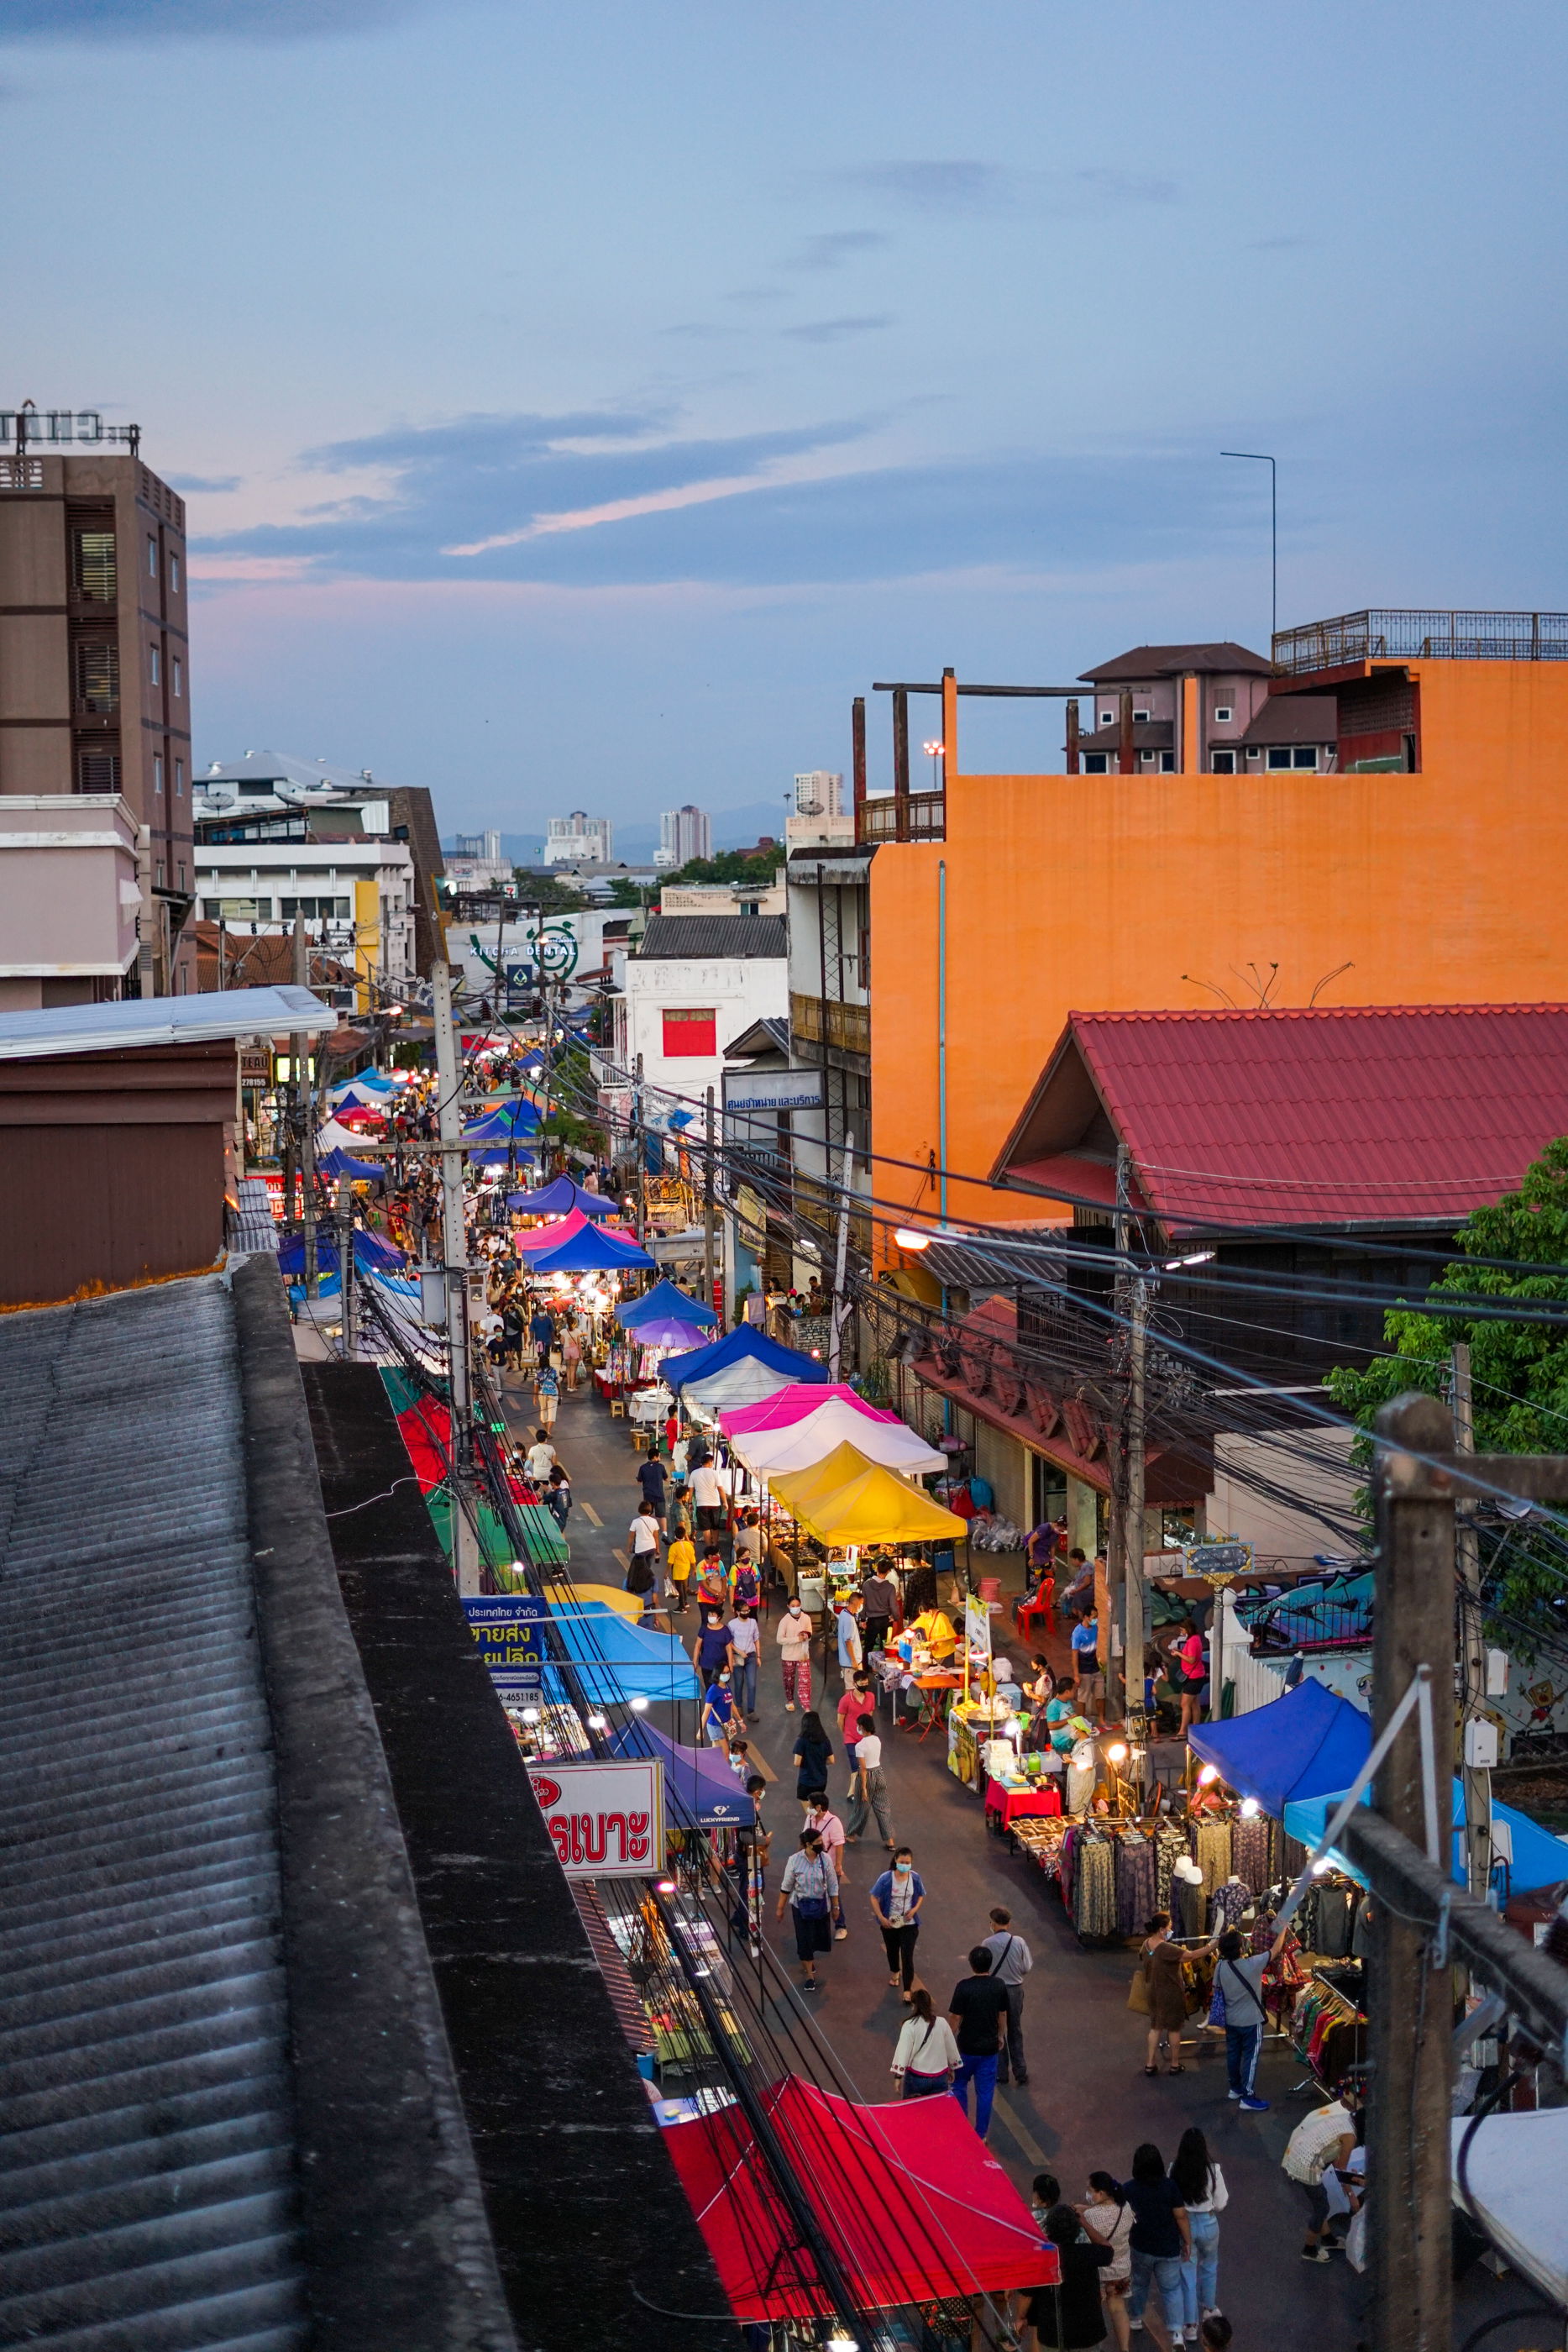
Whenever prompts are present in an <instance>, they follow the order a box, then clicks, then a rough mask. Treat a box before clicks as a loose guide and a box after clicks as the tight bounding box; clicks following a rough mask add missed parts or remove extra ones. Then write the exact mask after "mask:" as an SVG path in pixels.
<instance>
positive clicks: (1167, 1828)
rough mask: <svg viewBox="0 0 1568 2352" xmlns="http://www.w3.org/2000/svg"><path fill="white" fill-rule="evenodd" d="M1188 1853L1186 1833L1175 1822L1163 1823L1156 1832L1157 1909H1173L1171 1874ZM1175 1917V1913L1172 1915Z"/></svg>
mask: <svg viewBox="0 0 1568 2352" xmlns="http://www.w3.org/2000/svg"><path fill="white" fill-rule="evenodd" d="M1186 1851H1187V1843H1186V1831H1185V1830H1182V1829H1179V1828H1178V1827H1177V1825H1176V1822H1161V1823H1160V1825H1159V1827H1158V1829H1156V1830H1155V1910H1156V1911H1169V1910H1170V1909H1171V1873H1172V1872H1173V1871H1174V1870H1175V1868H1176V1864H1177V1863H1178V1862H1179V1861H1180V1859H1181V1857H1182V1855H1183V1854H1184V1853H1186ZM1172 1916H1175V1915H1174V1913H1173V1914H1172Z"/></svg>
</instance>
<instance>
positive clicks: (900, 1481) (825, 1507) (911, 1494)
mask: <svg viewBox="0 0 1568 2352" xmlns="http://www.w3.org/2000/svg"><path fill="white" fill-rule="evenodd" d="M768 1484H769V1485H770V1486H771V1487H772V1489H773V1494H774V1497H775V1499H776V1500H777V1501H779V1502H780V1503H782V1504H783V1505H784V1507H785V1508H786V1509H787V1510H788V1511H789V1512H790V1513H791V1515H792V1516H793V1517H795V1518H797V1519H799V1520H800V1525H801V1526H802V1527H803V1528H807V1529H809V1531H810V1533H811V1534H812V1535H814V1536H815V1537H816V1538H817V1540H818V1541H819V1542H820V1543H825V1544H877V1543H926V1542H929V1541H931V1540H933V1539H934V1538H936V1537H938V1536H947V1537H953V1536H962V1535H966V1534H967V1532H968V1528H967V1522H966V1521H965V1520H963V1519H961V1518H959V1517H958V1516H957V1514H956V1512H955V1511H946V1510H944V1509H943V1507H942V1506H941V1504H940V1503H934V1502H933V1501H932V1499H931V1497H930V1496H929V1495H927V1494H925V1493H924V1492H923V1491H922V1489H921V1488H920V1487H918V1486H911V1485H910V1484H909V1481H908V1479H907V1478H901V1477H899V1475H897V1473H896V1471H893V1470H884V1469H883V1466H882V1465H881V1463H880V1462H871V1461H868V1460H867V1458H866V1456H865V1455H864V1454H862V1453H860V1452H858V1451H857V1449H856V1448H855V1447H854V1446H852V1445H848V1444H845V1445H837V1446H835V1447H834V1448H833V1451H832V1452H831V1454H828V1455H827V1457H826V1458H825V1460H823V1461H821V1462H819V1463H817V1464H816V1465H814V1466H813V1467H812V1468H811V1469H810V1470H794V1471H789V1472H787V1473H786V1475H784V1476H783V1477H780V1478H773V1479H770V1480H769V1481H768Z"/></svg>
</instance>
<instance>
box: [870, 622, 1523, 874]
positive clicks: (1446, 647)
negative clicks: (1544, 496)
mask: <svg viewBox="0 0 1568 2352" xmlns="http://www.w3.org/2000/svg"><path fill="white" fill-rule="evenodd" d="M1366 661H1568V613H1452V612H1449V613H1440V612H1433V613H1427V612H1418V611H1408V612H1396V611H1387V612H1371V611H1368V612H1365V613H1342V614H1340V615H1339V616H1338V618H1337V619H1336V620H1333V621H1309V622H1308V623H1307V624H1306V625H1305V626H1303V627H1301V628H1299V629H1281V630H1280V631H1278V632H1277V633H1276V635H1275V637H1274V667H1275V668H1276V669H1278V670H1282V671H1284V672H1285V673H1286V674H1287V675H1288V676H1290V677H1305V676H1307V675H1309V674H1310V673H1311V672H1312V671H1313V670H1321V669H1344V668H1347V667H1350V666H1351V665H1353V664H1355V663H1360V662H1366ZM885 837H886V836H883V838H885Z"/></svg>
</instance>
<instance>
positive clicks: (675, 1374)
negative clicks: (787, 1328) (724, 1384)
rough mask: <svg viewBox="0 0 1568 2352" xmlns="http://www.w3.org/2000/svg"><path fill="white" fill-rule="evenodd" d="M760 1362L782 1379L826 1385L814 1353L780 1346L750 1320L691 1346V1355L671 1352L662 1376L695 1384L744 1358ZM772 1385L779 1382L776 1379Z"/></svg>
mask: <svg viewBox="0 0 1568 2352" xmlns="http://www.w3.org/2000/svg"><path fill="white" fill-rule="evenodd" d="M748 1361H749V1362H752V1363H757V1364H760V1365H761V1366H762V1367H763V1368H764V1370H768V1371H770V1372H777V1373H779V1374H780V1375H781V1376H782V1379H783V1380H785V1381H812V1382H814V1383H815V1384H816V1385H817V1386H819V1387H822V1386H825V1385H826V1382H827V1378H828V1368H827V1366H826V1365H825V1364H822V1363H819V1361H818V1360H817V1359H816V1357H815V1356H808V1355H803V1354H802V1353H801V1351H800V1349H799V1348H785V1347H781V1346H780V1345H779V1341H778V1340H777V1339H769V1338H768V1334H767V1332H766V1331H758V1330H754V1329H753V1328H752V1326H751V1325H750V1324H749V1323H742V1324H739V1325H737V1328H736V1329H735V1330H733V1331H727V1332H726V1334H725V1336H724V1338H723V1339H715V1340H713V1341H712V1342H711V1344H710V1345H709V1346H707V1347H706V1348H696V1349H693V1350H692V1352H691V1354H690V1355H686V1356H672V1357H671V1359H670V1360H669V1362H668V1363H667V1364H666V1365H665V1366H664V1378H665V1379H666V1380H667V1381H669V1383H670V1386H671V1387H672V1388H674V1389H683V1388H685V1387H686V1386H687V1385H688V1384H689V1385H691V1386H692V1387H697V1386H699V1385H700V1384H701V1383H703V1382H704V1381H711V1380H712V1379H713V1377H714V1375H715V1374H716V1372H725V1371H728V1370H730V1369H731V1368H732V1367H733V1366H735V1365H737V1364H742V1363H746V1362H748ZM774 1385H775V1386H778V1385H779V1383H778V1382H775V1383H774Z"/></svg>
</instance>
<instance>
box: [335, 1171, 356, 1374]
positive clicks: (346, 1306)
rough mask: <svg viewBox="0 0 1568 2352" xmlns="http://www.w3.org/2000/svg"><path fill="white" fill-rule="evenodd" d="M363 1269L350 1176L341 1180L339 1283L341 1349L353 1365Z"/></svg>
mask: <svg viewBox="0 0 1568 2352" xmlns="http://www.w3.org/2000/svg"><path fill="white" fill-rule="evenodd" d="M358 1276H359V1268H358V1267H357V1266H356V1265H355V1264H354V1188H353V1186H352V1185H351V1184H350V1181H349V1179H348V1177H347V1176H340V1177H339V1179H338V1281H339V1285H340V1288H339V1294H338V1295H339V1298H340V1303H341V1306H342V1309H343V1336H342V1341H341V1349H342V1354H343V1357H344V1360H345V1361H346V1362H349V1363H352V1362H353V1360H354V1358H355V1356H356V1355H357V1354H358V1352H359V1334H358V1332H357V1331H356V1329H355V1325H356V1323H357V1321H358V1319H359V1318H358V1314H357V1311H356V1310H357V1307H358V1304H359V1301H358V1299H357V1297H356V1296H355V1285H356V1282H357V1280H358Z"/></svg>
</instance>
